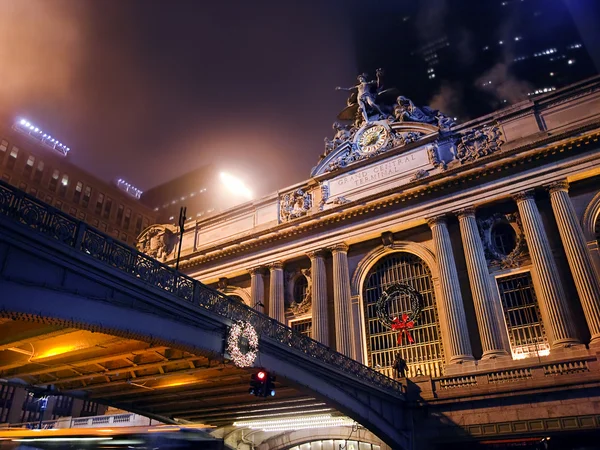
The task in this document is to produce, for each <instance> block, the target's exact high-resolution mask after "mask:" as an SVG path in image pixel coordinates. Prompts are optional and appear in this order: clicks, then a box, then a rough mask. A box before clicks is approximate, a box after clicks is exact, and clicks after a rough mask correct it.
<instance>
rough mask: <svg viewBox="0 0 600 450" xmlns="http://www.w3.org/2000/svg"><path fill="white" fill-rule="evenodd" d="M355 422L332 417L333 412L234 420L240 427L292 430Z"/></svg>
mask: <svg viewBox="0 0 600 450" xmlns="http://www.w3.org/2000/svg"><path fill="white" fill-rule="evenodd" d="M353 424H354V421H353V420H352V419H350V418H349V417H344V416H340V417H332V416H331V414H319V415H313V416H303V417H291V418H285V419H265V420H249V421H242V422H234V424H233V425H234V426H236V427H239V428H243V427H247V428H250V429H252V430H262V431H290V430H303V429H312V428H326V427H335V426H351V425H353Z"/></svg>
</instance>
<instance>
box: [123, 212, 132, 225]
mask: <svg viewBox="0 0 600 450" xmlns="http://www.w3.org/2000/svg"><path fill="white" fill-rule="evenodd" d="M130 223H131V208H127V209H126V210H125V220H124V221H123V228H125V229H126V230H129V225H130Z"/></svg>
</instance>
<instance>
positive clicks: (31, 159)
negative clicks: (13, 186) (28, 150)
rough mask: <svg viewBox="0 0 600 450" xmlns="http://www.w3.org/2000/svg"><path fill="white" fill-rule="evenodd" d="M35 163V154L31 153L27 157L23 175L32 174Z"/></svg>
mask: <svg viewBox="0 0 600 450" xmlns="http://www.w3.org/2000/svg"><path fill="white" fill-rule="evenodd" d="M34 164H35V156H33V155H30V156H29V158H27V162H26V163H25V170H24V171H23V175H25V176H26V177H29V176H30V175H31V171H32V170H33V166H34Z"/></svg>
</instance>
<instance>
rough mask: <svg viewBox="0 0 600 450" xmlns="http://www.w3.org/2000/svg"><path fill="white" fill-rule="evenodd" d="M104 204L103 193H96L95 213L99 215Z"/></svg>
mask: <svg viewBox="0 0 600 450" xmlns="http://www.w3.org/2000/svg"><path fill="white" fill-rule="evenodd" d="M103 205H104V194H103V193H102V192H100V193H99V194H98V198H97V199H96V214H98V215H100V214H101V213H102V206H103Z"/></svg>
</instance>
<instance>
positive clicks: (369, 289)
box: [363, 252, 444, 376]
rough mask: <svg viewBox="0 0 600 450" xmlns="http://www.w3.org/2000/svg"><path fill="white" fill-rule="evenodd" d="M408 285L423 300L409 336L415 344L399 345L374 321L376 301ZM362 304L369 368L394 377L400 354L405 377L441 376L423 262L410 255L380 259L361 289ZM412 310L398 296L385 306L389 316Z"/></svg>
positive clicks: (437, 338)
mask: <svg viewBox="0 0 600 450" xmlns="http://www.w3.org/2000/svg"><path fill="white" fill-rule="evenodd" d="M397 283H398V284H407V285H409V286H411V287H412V288H414V289H416V290H417V291H418V292H419V293H420V294H421V296H422V297H423V310H422V312H421V314H420V316H419V317H418V319H417V321H416V323H415V326H414V328H413V329H412V330H411V334H412V336H413V339H414V343H412V344H410V343H408V342H407V341H406V338H404V340H403V342H402V345H400V346H399V345H398V342H397V341H398V333H397V332H396V331H394V330H390V329H387V328H386V327H384V326H383V324H381V322H379V320H378V319H377V308H376V304H377V300H378V299H379V298H380V297H381V295H382V294H383V292H384V291H385V290H386V289H387V288H388V287H390V286H393V285H394V284H397ZM363 302H364V308H365V320H366V322H367V323H366V329H367V347H368V357H369V365H370V366H371V367H373V368H375V369H377V370H379V371H380V372H381V373H384V374H386V375H387V376H393V363H394V360H395V359H396V355H397V353H398V352H400V355H401V356H402V358H403V359H404V360H405V361H406V363H407V375H408V376H415V375H417V374H418V373H420V374H423V375H431V376H440V375H442V367H443V364H444V355H443V347H442V341H441V334H440V327H439V320H438V315H437V309H436V304H435V295H434V292H433V282H432V279H431V271H430V270H429V267H428V266H427V264H425V262H424V261H423V260H421V259H420V258H419V257H417V256H415V255H413V254H412V253H405V252H399V253H393V254H391V255H389V256H386V257H384V258H382V259H381V260H380V261H379V262H378V263H377V264H376V265H375V266H373V268H372V269H371V270H370V271H369V273H368V275H367V278H366V280H365V284H364V286H363ZM410 310H411V305H410V298H409V297H408V296H398V297H395V300H392V301H390V303H389V304H388V311H389V313H390V314H391V315H394V316H401V315H402V313H408V312H409V311H410Z"/></svg>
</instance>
